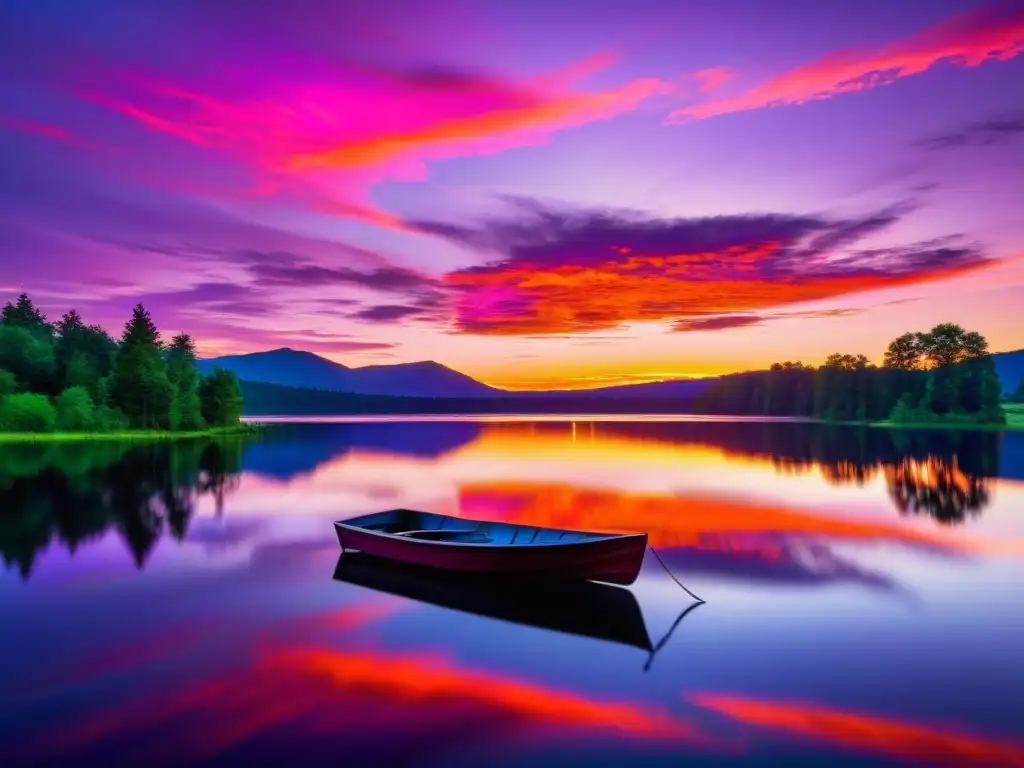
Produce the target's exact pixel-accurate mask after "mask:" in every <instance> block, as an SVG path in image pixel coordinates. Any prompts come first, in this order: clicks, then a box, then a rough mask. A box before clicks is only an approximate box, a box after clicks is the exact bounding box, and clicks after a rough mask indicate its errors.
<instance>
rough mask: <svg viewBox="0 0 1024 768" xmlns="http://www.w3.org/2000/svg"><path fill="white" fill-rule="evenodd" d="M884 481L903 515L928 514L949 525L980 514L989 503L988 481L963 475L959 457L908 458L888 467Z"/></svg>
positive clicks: (975, 476) (966, 474) (965, 473)
mask: <svg viewBox="0 0 1024 768" xmlns="http://www.w3.org/2000/svg"><path fill="white" fill-rule="evenodd" d="M885 480H886V483H887V484H888V486H889V496H890V497H891V498H892V500H893V503H894V504H895V505H896V509H898V510H899V512H900V514H901V515H908V514H913V515H917V514H927V515H931V516H932V517H934V518H935V519H936V520H938V521H939V522H940V523H945V524H947V525H953V524H957V523H962V522H963V521H964V520H965V519H966V518H967V517H968V516H972V517H974V516H977V515H980V514H981V511H982V509H984V507H985V505H986V504H988V501H989V487H988V480H987V479H986V478H983V477H979V476H977V475H971V474H968V473H967V472H964V471H963V470H962V469H961V468H960V464H959V462H958V460H957V457H956V456H954V457H953V458H952V459H941V458H939V457H937V456H929V457H928V458H927V459H924V460H920V459H914V458H911V457H909V456H908V457H906V458H904V459H901V460H900V461H899V462H897V463H896V464H893V465H888V466H886V467H885Z"/></svg>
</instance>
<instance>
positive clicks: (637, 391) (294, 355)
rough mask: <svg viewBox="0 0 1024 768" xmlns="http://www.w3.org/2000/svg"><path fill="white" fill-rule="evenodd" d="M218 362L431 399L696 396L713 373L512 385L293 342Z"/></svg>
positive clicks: (313, 384)
mask: <svg viewBox="0 0 1024 768" xmlns="http://www.w3.org/2000/svg"><path fill="white" fill-rule="evenodd" d="M214 367H220V368H224V369H226V370H230V371H233V372H234V373H235V375H237V376H238V378H240V379H242V380H244V381H252V382H257V383H262V384H274V385H277V386H283V387H296V388H302V389H320V390H327V391H331V392H347V393H350V394H355V395H382V396H388V397H430V398H440V397H446V398H476V397H480V398H509V397H514V398H523V399H538V398H543V399H567V398H573V399H577V398H581V397H583V398H586V397H592V398H595V399H597V398H608V397H616V398H617V397H622V396H630V397H647V396H651V397H693V396H695V395H696V394H698V393H699V392H701V391H702V390H704V389H706V388H707V387H708V386H710V385H711V382H713V381H714V380H715V379H714V378H706V379H674V380H667V381H655V382H646V383H643V384H622V385H615V386H610V387H598V388H595V389H576V390H509V389H500V388H498V387H491V386H489V385H487V384H484V383H483V382H480V381H477V380H476V379H474V378H472V377H471V376H468V375H466V374H464V373H461V372H460V371H456V370H454V369H452V368H449V367H448V366H446V365H444V364H443V363H438V362H436V361H434V360H418V361H415V362H411V363H394V364H374V365H367V366H362V367H359V368H350V367H348V366H346V365H342V364H341V363H335V362H334V361H332V360H328V359H327V358H325V357H321V356H320V355H317V354H316V353H313V352H305V351H302V350H295V349H292V348H291V347H280V348H278V349H271V350H266V351H263V352H250V353H248V354H242V355H224V356H221V357H213V358H203V359H200V360H199V369H200V371H201V372H202V373H204V374H207V373H209V372H210V371H211V370H213V368H214Z"/></svg>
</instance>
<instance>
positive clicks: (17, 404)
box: [0, 393, 57, 432]
mask: <svg viewBox="0 0 1024 768" xmlns="http://www.w3.org/2000/svg"><path fill="white" fill-rule="evenodd" d="M56 421H57V414H56V412H55V411H54V410H53V406H52V405H51V404H50V399H49V398H48V397H47V396H46V395H37V394H32V393H21V394H16V395H8V396H7V397H5V398H4V399H3V402H0V430H3V431H4V432H52V431H53V428H54V425H55V423H56Z"/></svg>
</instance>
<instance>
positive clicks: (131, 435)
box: [0, 423, 259, 443]
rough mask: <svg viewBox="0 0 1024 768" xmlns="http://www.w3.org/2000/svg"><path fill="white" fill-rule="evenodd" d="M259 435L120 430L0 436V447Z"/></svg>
mask: <svg viewBox="0 0 1024 768" xmlns="http://www.w3.org/2000/svg"><path fill="white" fill-rule="evenodd" d="M258 431H259V425H258V424H250V423H247V424H239V425H238V426H237V427H216V428H214V429H196V430H190V431H186V432H168V431H161V430H156V429H153V430H124V431H121V432H0V443H76V442H88V441H95V440H116V441H121V442H130V441H154V440H194V439H196V438H204V437H207V438H209V437H215V438H222V437H244V436H246V435H253V434H255V433H256V432H258Z"/></svg>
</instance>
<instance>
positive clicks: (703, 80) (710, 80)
mask: <svg viewBox="0 0 1024 768" xmlns="http://www.w3.org/2000/svg"><path fill="white" fill-rule="evenodd" d="M734 77H736V73H735V72H733V71H732V70H731V69H729V68H728V67H713V68H712V69H702V70H701V71H700V72H695V73H694V75H693V79H694V80H696V81H697V82H699V83H700V90H701V91H702V92H703V93H709V92H711V91H713V90H715V89H716V88H718V87H719V86H721V85H723V84H724V83H727V82H729V81H730V80H732V79H733V78H734Z"/></svg>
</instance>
